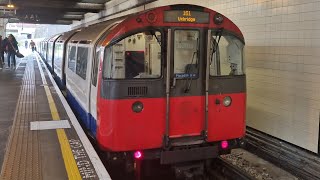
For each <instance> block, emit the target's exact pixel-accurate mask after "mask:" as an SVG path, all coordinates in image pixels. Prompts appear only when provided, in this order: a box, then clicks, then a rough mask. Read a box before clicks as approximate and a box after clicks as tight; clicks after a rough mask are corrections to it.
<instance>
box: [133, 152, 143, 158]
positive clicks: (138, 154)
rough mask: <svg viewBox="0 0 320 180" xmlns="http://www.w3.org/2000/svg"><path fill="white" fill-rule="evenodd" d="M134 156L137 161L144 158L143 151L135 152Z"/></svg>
mask: <svg viewBox="0 0 320 180" xmlns="http://www.w3.org/2000/svg"><path fill="white" fill-rule="evenodd" d="M133 156H134V158H135V159H141V158H142V157H143V155H142V152H141V151H136V152H134V154H133Z"/></svg>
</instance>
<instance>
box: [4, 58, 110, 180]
mask: <svg viewBox="0 0 320 180" xmlns="http://www.w3.org/2000/svg"><path fill="white" fill-rule="evenodd" d="M47 72H48V71H47V69H46V68H45V66H44V64H43V63H42V62H41V60H40V58H39V56H38V55H37V54H33V53H30V55H28V56H26V58H24V59H22V60H21V62H20V64H19V66H17V69H16V70H12V69H2V70H1V71H0V84H1V89H0V140H1V142H0V143H1V148H2V149H0V153H1V154H0V163H1V164H2V169H1V176H0V179H19V180H20V179H32V180H34V179H46V180H47V179H55V180H56V179H110V176H109V174H108V172H107V171H106V170H105V168H104V166H103V165H102V162H101V161H100V159H99V157H98V156H97V153H96V152H95V151H94V149H93V147H92V145H91V144H90V142H89V140H88V139H87V137H86V136H85V134H84V132H83V131H82V129H81V128H80V125H79V124H78V123H77V121H76V119H75V116H74V115H73V113H72V111H71V109H70V107H69V106H68V105H67V104H66V101H65V99H64V98H63V97H62V94H61V92H60V91H59V90H58V89H57V86H56V85H55V83H53V82H52V77H50V76H49V74H48V73H47ZM59 120H67V121H65V122H67V124H69V125H70V127H71V128H67V127H66V128H60V129H55V128H53V129H45V130H31V122H44V121H49V123H52V122H53V121H54V122H53V123H59V125H62V126H63V125H64V124H61V122H62V121H59ZM11 124H12V127H11V128H10V126H11ZM33 127H36V128H39V126H33ZM51 128H52V127H51ZM9 131H10V132H9ZM3 147H5V149H3ZM2 159H3V163H2Z"/></svg>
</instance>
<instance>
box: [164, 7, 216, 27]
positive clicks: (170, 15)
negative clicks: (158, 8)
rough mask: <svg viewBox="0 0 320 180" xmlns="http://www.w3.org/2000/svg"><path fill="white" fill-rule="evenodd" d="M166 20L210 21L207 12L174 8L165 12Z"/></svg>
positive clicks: (203, 22) (182, 21)
mask: <svg viewBox="0 0 320 180" xmlns="http://www.w3.org/2000/svg"><path fill="white" fill-rule="evenodd" d="M164 22H173V23H202V24H208V23H209V22H210V21H209V13H207V12H200V11H187V10H173V11H165V12H164Z"/></svg>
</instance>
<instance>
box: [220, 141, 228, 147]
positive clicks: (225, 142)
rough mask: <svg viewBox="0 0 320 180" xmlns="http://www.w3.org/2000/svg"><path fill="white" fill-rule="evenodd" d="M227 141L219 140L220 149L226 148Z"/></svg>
mask: <svg viewBox="0 0 320 180" xmlns="http://www.w3.org/2000/svg"><path fill="white" fill-rule="evenodd" d="M228 147H229V143H228V141H221V148H222V149H228Z"/></svg>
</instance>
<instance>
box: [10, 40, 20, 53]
mask: <svg viewBox="0 0 320 180" xmlns="http://www.w3.org/2000/svg"><path fill="white" fill-rule="evenodd" d="M17 50H19V49H18V42H17V41H14V40H13V41H9V40H8V42H7V51H8V52H9V53H15V52H16V51H17Z"/></svg>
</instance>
